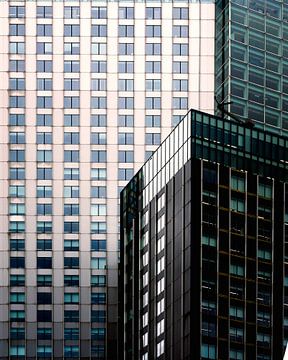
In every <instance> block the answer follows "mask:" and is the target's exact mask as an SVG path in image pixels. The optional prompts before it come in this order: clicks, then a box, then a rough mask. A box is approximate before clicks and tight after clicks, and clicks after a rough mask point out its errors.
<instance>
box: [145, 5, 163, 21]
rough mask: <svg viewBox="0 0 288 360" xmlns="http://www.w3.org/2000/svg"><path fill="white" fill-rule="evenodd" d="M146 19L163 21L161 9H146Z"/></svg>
mask: <svg viewBox="0 0 288 360" xmlns="http://www.w3.org/2000/svg"><path fill="white" fill-rule="evenodd" d="M146 19H147V20H152V19H161V7H146Z"/></svg>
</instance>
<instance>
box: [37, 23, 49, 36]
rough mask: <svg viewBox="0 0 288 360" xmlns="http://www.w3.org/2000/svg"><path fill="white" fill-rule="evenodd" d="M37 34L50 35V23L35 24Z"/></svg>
mask: <svg viewBox="0 0 288 360" xmlns="http://www.w3.org/2000/svg"><path fill="white" fill-rule="evenodd" d="M37 36H52V25H50V24H37Z"/></svg>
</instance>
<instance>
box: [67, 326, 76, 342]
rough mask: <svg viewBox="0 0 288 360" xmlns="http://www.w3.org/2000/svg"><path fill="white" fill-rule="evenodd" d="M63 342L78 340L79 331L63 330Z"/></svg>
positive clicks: (74, 329) (73, 329) (72, 329)
mask: <svg viewBox="0 0 288 360" xmlns="http://www.w3.org/2000/svg"><path fill="white" fill-rule="evenodd" d="M64 339H65V340H79V329H77V328H65V329H64Z"/></svg>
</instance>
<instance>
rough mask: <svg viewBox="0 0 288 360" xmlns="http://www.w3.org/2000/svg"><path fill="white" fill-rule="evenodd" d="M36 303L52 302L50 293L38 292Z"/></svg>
mask: <svg viewBox="0 0 288 360" xmlns="http://www.w3.org/2000/svg"><path fill="white" fill-rule="evenodd" d="M37 304H52V294H51V293H50V292H49V293H48V292H38V293H37Z"/></svg>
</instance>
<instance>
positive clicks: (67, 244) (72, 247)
mask: <svg viewBox="0 0 288 360" xmlns="http://www.w3.org/2000/svg"><path fill="white" fill-rule="evenodd" d="M64 250H65V251H78V250H79V240H68V239H64Z"/></svg>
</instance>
